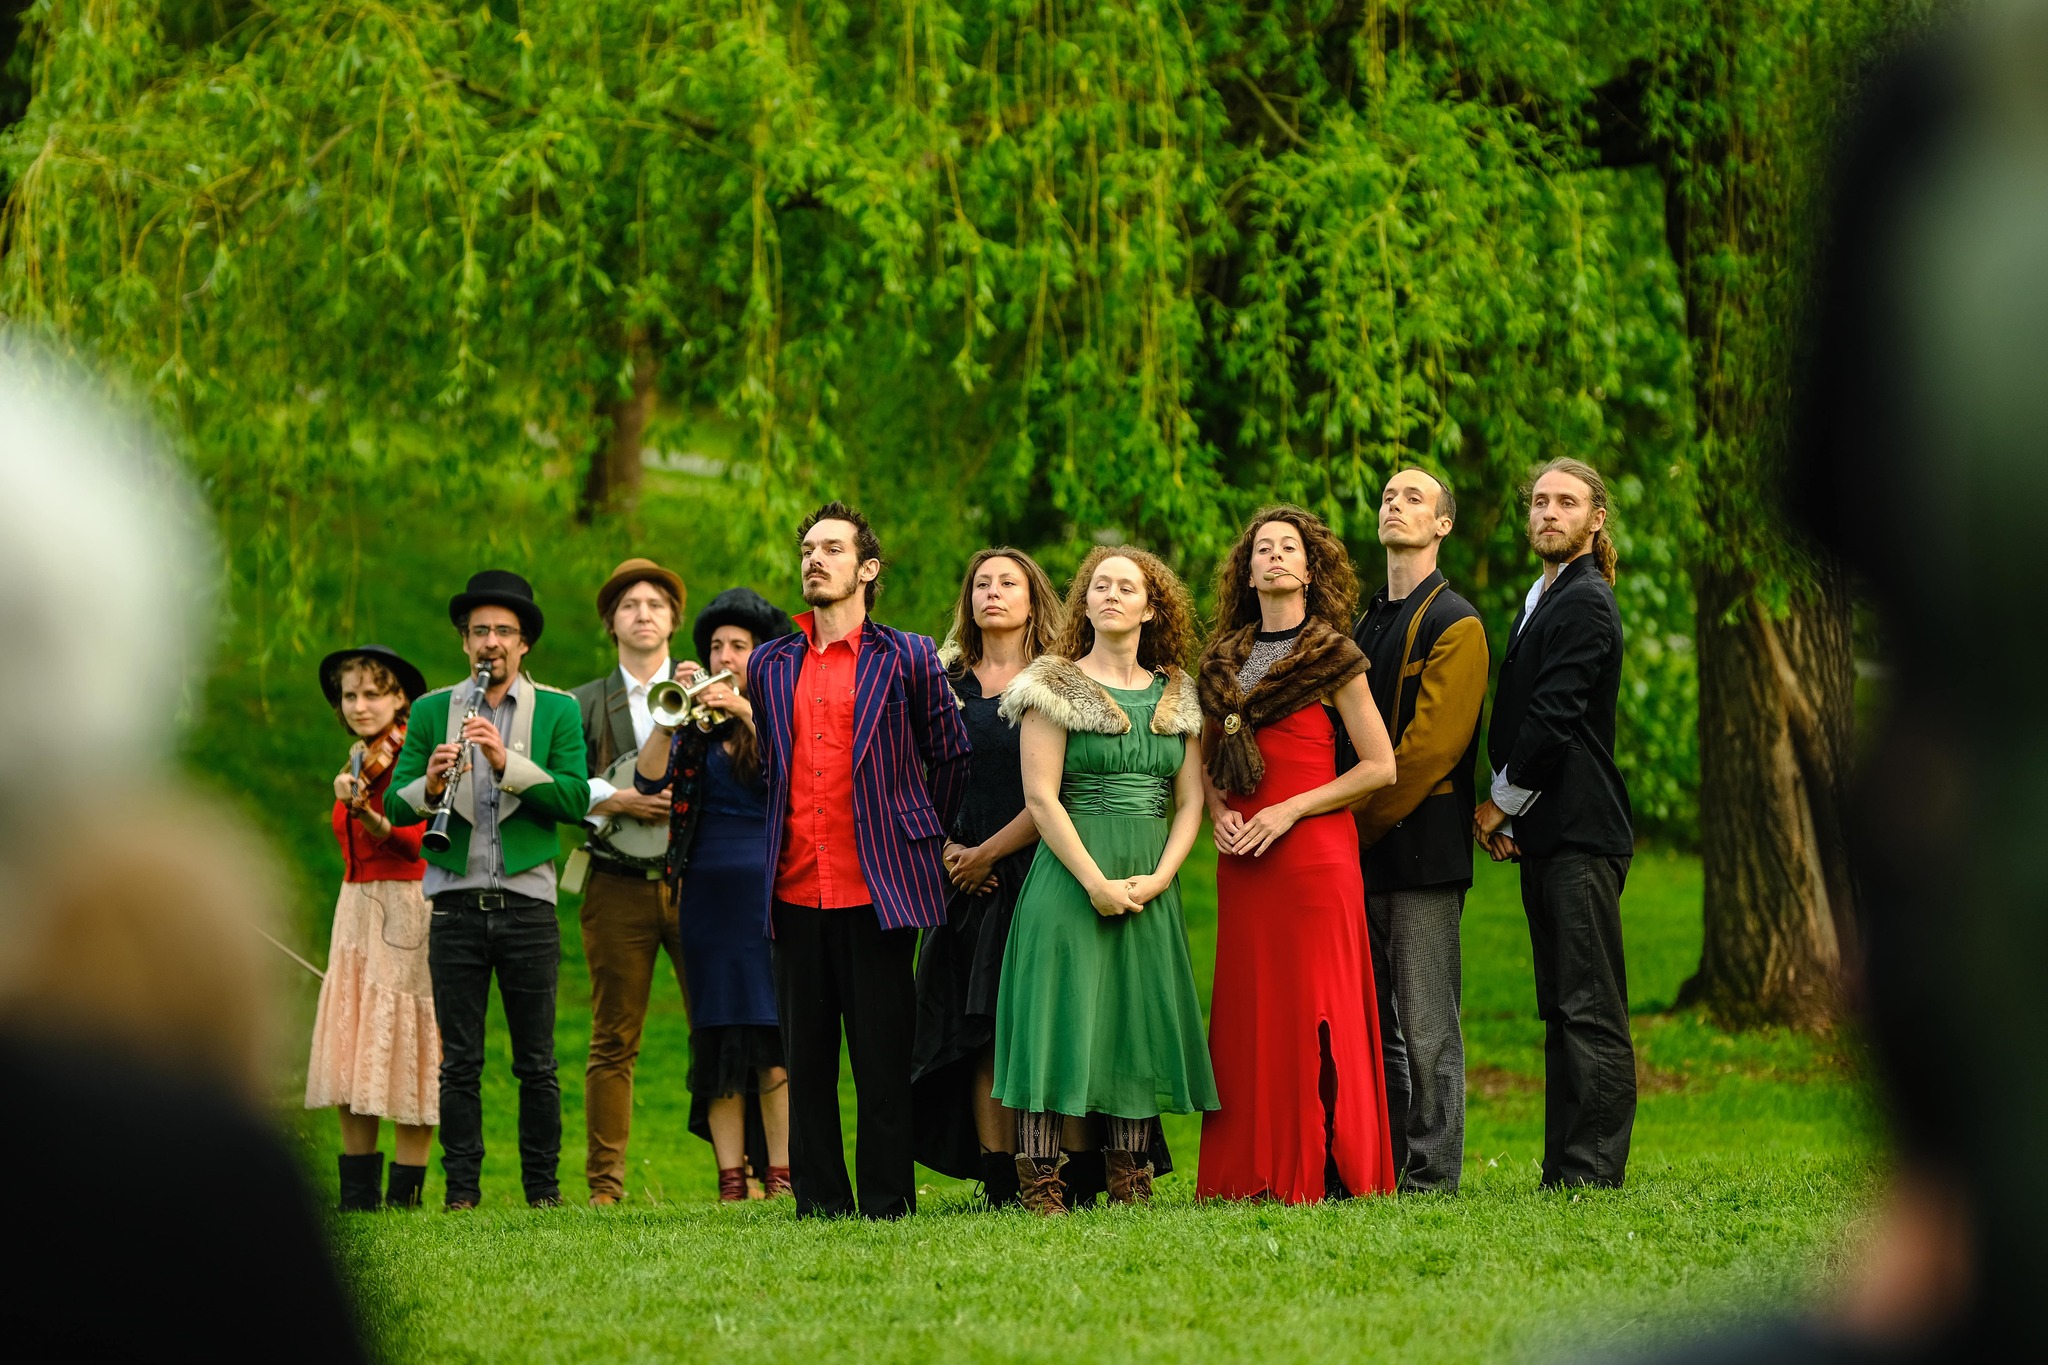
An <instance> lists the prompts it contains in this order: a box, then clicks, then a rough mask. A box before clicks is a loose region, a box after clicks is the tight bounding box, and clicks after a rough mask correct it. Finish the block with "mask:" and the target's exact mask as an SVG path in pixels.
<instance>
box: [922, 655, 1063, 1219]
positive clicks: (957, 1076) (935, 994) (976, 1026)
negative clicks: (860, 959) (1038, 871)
mask: <svg viewBox="0 0 2048 1365" xmlns="http://www.w3.org/2000/svg"><path fill="white" fill-rule="evenodd" d="M950 681H951V682H952V684H953V691H954V693H955V695H957V696H958V697H959V698H960V705H961V708H962V713H961V719H962V720H963V721H965V722H966V724H967V739H968V743H969V745H970V746H971V747H972V751H973V758H972V760H971V766H970V768H969V772H968V779H967V794H966V797H965V799H964V800H963V801H962V802H961V804H960V815H959V817H958V818H957V819H956V820H955V821H954V822H953V829H952V831H951V838H952V841H953V842H954V843H956V844H965V845H967V846H968V847H969V848H972V847H974V846H975V845H976V844H979V843H982V842H983V841H985V840H987V839H988V838H989V836H991V835H993V834H994V833H995V832H996V831H997V830H1000V829H1001V828H1002V827H1003V826H1004V825H1007V824H1009V823H1010V821H1012V820H1014V819H1016V818H1017V816H1018V814H1019V813H1020V812H1021V811H1022V810H1023V809H1024V771H1023V768H1022V766H1021V761H1020V759H1019V755H1018V745H1017V738H1018V736H1017V730H1016V728H1015V727H1014V726H1012V725H1011V724H1010V723H1009V722H1008V721H1006V720H1004V719H1003V718H1002V717H1001V716H999V715H997V714H996V710H997V708H998V707H999V706H1000V705H1001V704H1002V696H1001V694H1000V693H998V694H997V695H995V696H989V697H984V696H983V695H982V693H981V682H980V680H979V679H977V678H976V677H975V676H974V674H973V672H972V671H970V670H965V669H963V670H962V671H961V672H960V674H959V675H958V676H957V677H953V678H951V679H950ZM1036 850H1037V845H1036V844H1026V845H1025V846H1024V847H1023V848H1022V849H1020V850H1019V851H1017V852H1015V853H1012V854H1010V855H1009V856H1008V857H1006V858H1004V859H1002V860H1001V861H1000V862H998V863H997V864H996V886H995V890H993V891H991V892H989V893H988V894H987V895H985V896H982V895H970V894H968V893H967V892H964V891H955V892H954V893H953V899H952V902H951V903H950V904H949V905H948V906H947V910H946V922H945V924H943V925H941V926H940V927H939V928H936V929H930V930H927V931H926V932H925V935H924V944H923V946H922V948H921V949H920V951H919V954H918V964H917V1042H916V1046H915V1048H914V1049H913V1051H912V1053H911V1082H912V1087H913V1092H912V1093H913V1096H914V1100H915V1105H914V1113H915V1115H916V1147H917V1159H918V1160H919V1161H921V1162H923V1163H924V1164H925V1165H927V1166H929V1167H931V1168H932V1169H933V1170H935V1171H942V1172H944V1173H945V1174H947V1175H951V1176H957V1177H959V1178H960V1179H962V1180H973V1179H978V1178H979V1177H980V1175H981V1164H980V1152H981V1143H980V1141H979V1140H978V1139H977V1137H976V1136H975V1131H974V1110H973V1098H972V1096H973V1087H974V1062H975V1057H976V1056H977V1055H978V1054H979V1053H980V1051H981V1049H982V1048H983V1047H985V1046H987V1045H988V1044H989V1042H990V1041H991V1040H992V1039H993V1038H994V1037H995V1018H996V991H997V987H998V986H999V985H1000V984H1001V980H1002V971H1003V950H1004V949H1005V948H1006V947H1007V946H1008V944H1009V941H1010V917H1011V915H1012V914H1013V913H1014V912H1015V910H1016V908H1017V889H1018V888H1019V887H1021V886H1022V885H1023V884H1024V874H1025V873H1027V872H1029V871H1030V870H1031V857H1032V854H1033V853H1034V852H1035V851H1036Z"/></svg>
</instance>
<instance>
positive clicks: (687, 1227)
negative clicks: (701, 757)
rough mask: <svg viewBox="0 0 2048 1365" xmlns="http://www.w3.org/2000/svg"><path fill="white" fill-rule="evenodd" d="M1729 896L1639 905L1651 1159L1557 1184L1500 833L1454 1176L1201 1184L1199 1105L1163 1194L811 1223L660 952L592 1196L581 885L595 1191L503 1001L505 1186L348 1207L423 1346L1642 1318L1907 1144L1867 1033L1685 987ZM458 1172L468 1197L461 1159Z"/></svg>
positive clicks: (1119, 1339)
mask: <svg viewBox="0 0 2048 1365" xmlns="http://www.w3.org/2000/svg"><path fill="white" fill-rule="evenodd" d="M1214 884H1215V883H1214V854H1213V852H1212V851H1210V850H1209V849H1208V847H1207V845H1206V843H1205V844H1204V847H1203V848H1202V850H1200V851H1198V853H1197V855H1196V857H1195V858H1194V859H1193V860H1192V861H1191V863H1190V865H1189V867H1188V869H1187V871H1186V873H1185V874H1184V876H1183V885H1184V888H1185V892H1186V902H1187V907H1188V915H1189V929H1190V937H1191V939H1192V942H1193V945H1194V951H1195V961H1196V969H1197V973H1198V977H1199V979H1200V980H1201V983H1202V985H1203V987H1204V988H1205V989H1206V987H1207V985H1208V980H1209V976H1210V968H1211V963H1212V962H1213V958H1214V950H1215V900H1214ZM1699 907H1700V881H1699V866H1698V863H1697V862H1696V861H1694V860H1692V859H1689V858H1683V857H1679V856H1674V855H1667V854H1661V853H1646V854H1645V855H1643V856H1642V857H1640V858H1639V859H1638V860H1637V862H1636V865H1635V868H1634V871H1633V873H1632V875H1631V879H1630V883H1629V888H1628V894H1627V896H1626V898H1625V901H1624V905H1623V918H1624V922H1625V926H1626V930H1625V931H1626V934H1627V943H1628V954H1629V973H1630V978H1631V982H1632V987H1633V995H1634V1002H1635V1015H1636V1017H1635V1029H1636V1040H1637V1046H1638V1049H1639V1052H1640V1055H1641V1080H1642V1103H1641V1108H1640V1111H1639V1115H1638V1118H1637V1123H1636V1135H1635V1148H1634V1158H1633V1161H1632V1163H1631V1168H1630V1173H1629V1184H1628V1188H1627V1189H1626V1190H1625V1191H1621V1192H1615V1193H1589V1194H1582V1195H1579V1196H1576V1197H1571V1196H1559V1195H1544V1194H1538V1193H1537V1192H1536V1188H1535V1186H1536V1171H1537V1162H1538V1157H1539V1156H1540V1154H1541V1141H1542V1098H1543V1097H1542V1070H1543V1064H1542V1033H1541V1028H1540V1026H1539V1025H1538V1023H1537V1022H1536V1020H1535V1019H1534V1017H1533V1010H1534V997H1533V992H1532V989H1531V985H1530V978H1529V943H1528V937H1527V933H1526V930H1525V928H1524V926H1523V922H1522V916H1521V910H1520V905H1519V901H1518V899H1517V893H1516V889H1515V880H1514V876H1513V873H1512V870H1511V869H1504V868H1494V867H1491V866H1483V867H1482V868H1481V878H1480V882H1479V885H1478V887H1477V888H1476V890H1475V892H1474V895H1473V897H1472V900H1471V902H1470V903H1469V905H1468V908H1467V912H1466V917H1465V934H1464V944H1465V1030H1466V1043H1467V1057H1468V1067H1469V1071H1470V1076H1471V1107H1470V1119H1469V1127H1468V1130H1467V1136H1466V1144H1467V1145H1466V1174H1465V1184H1464V1190H1463V1192H1462V1193H1461V1194H1459V1195H1458V1196H1456V1197H1455V1198H1447V1197H1441V1196H1437V1197H1420V1198H1407V1199H1399V1200H1396V1199H1391V1198H1376V1199H1362V1200H1356V1201H1352V1202H1349V1203H1345V1204H1338V1205H1330V1206H1324V1207H1316V1208H1294V1209H1290V1208H1283V1207H1277V1206H1272V1205H1221V1206H1219V1205H1200V1206H1198V1205H1196V1204H1195V1203H1194V1201H1193V1197H1192V1191H1193V1186H1194V1170H1195V1161H1196V1151H1197V1147H1198V1144H1199V1138H1200V1126H1199V1124H1198V1123H1196V1122H1192V1121H1188V1120H1175V1119H1172V1118H1169V1119H1168V1132H1169V1137H1170V1140H1171V1141H1172V1143H1173V1146H1174V1151H1175V1154H1176V1157H1177V1158H1179V1159H1180V1160H1181V1162H1182V1165H1181V1170H1180V1172H1178V1173H1176V1174H1174V1175H1172V1176H1169V1177H1167V1178H1165V1179H1164V1180H1162V1181H1161V1182H1160V1186H1159V1200H1158V1203H1157V1204H1156V1205H1155V1206H1154V1207H1153V1208H1151V1209H1146V1210H1125V1209H1117V1210H1108V1209H1104V1210H1101V1211H1096V1212H1091V1213H1085V1214H1081V1215H1078V1216H1075V1217H1072V1218H1069V1219H1066V1220H1064V1221H1062V1222H1057V1223H1047V1222H1041V1221H1038V1220H1035V1219H1033V1218H1031V1217H1029V1216H1028V1215H1025V1214H1022V1213H1017V1212H1010V1213H1005V1214H1002V1215H989V1214H986V1213H981V1212H977V1211H976V1210H975V1200H974V1199H973V1197H972V1189H971V1187H969V1186H966V1185H963V1184H961V1183H959V1182H956V1181H952V1180H948V1179H946V1178H944V1177H940V1176H936V1175H932V1174H930V1173H928V1172H927V1173H925V1175H926V1180H927V1183H926V1187H925V1191H924V1193H923V1195H922V1197H921V1200H920V1207H919V1213H918V1216H917V1217H916V1218H913V1219H909V1220H907V1221H905V1222H902V1223H899V1224H893V1225H885V1226H870V1225H868V1224H865V1223H860V1222H853V1221H847V1222H835V1223H827V1224H821V1223H815V1222H807V1223H802V1224H799V1223H798V1222H797V1221H796V1219H795V1217H794V1214H793V1211H792V1208H791V1206H790V1204H789V1203H788V1201H786V1200H785V1201H779V1202H775V1203H769V1204H754V1205H749V1206H733V1207H722V1206H719V1205H718V1204H716V1203H715V1202H714V1199H715V1189H716V1174H715V1171H714V1168H713V1162H712V1159H711V1152H710V1148H709V1147H708V1146H707V1145H705V1144H703V1143H701V1142H698V1141H697V1140H695V1139H693V1138H692V1137H690V1136H689V1134H688V1133H687V1132H686V1131H685V1127H684V1122H685V1118H686V1116H687V1111H688V1096H687V1094H686V1092H685V1090H684V1086H683V1077H684V1074H685V1070H686V1066H687V1061H688V1042H687V1038H688V1035H687V1029H686V1027H685V1023H684V1019H683V1013H682V1006H681V1003H680V1000H679V997H678V993H677V990H676V987H675V985H674V982H673V979H672V978H669V979H666V980H663V979H657V982H656V991H655V1003H654V1007H653V1010H652V1012H651V1015H650V1018H649V1020H648V1027H647V1036H646V1043H645V1048H644V1051H643V1053H642V1056H641V1062H640V1072H639V1084H638V1089H637V1093H636V1099H635V1117H634V1136H633V1146H632V1150H631V1167H632V1173H631V1175H630V1176H629V1188H630V1192H631V1198H630V1200H629V1202H628V1205H627V1206H626V1207H624V1208H621V1209H616V1210H607V1211H604V1212H597V1211H593V1210H589V1209H586V1208H583V1207H580V1203H581V1199H582V1196H583V1181H582V1160H583V1119H582V1075H583V1060H584V1050H585V1047H586V1044H587V1042H588V1039H589V996H588V990H587V982H586V978H585V976H584V971H583V964H582V957H581V951H580V943H579V941H578V935H577V933H576V930H575V918H574V914H573V907H571V906H569V905H565V906H564V907H563V925H564V930H565V932H564V937H563V942H564V949H565V962H564V967H563V975H562V995H561V1012H560V1023H559V1027H558V1031H557V1038H558V1048H559V1053H560V1058H561V1063H562V1072H561V1075H562V1091H563V1100H564V1111H565V1112H564V1134H565V1142H564V1151H563V1163H562V1175H563V1181H562V1184H563V1192H564V1194H565V1195H566V1196H568V1197H569V1198H570V1199H571V1200H572V1201H573V1205H575V1206H572V1207H570V1208H566V1209H559V1210H551V1211H545V1212H535V1211H530V1210H528V1209H526V1208H525V1207H524V1205H523V1203H522V1202H521V1199H520V1195H519V1187H518V1155H517V1150H516V1144H515V1139H514V1124H513V1117H514V1091H513V1083H512V1080H511V1075H510V1069H509V1058H508V1054H507V1051H506V1048H505V1046H504V1036H503V1032H502V1026H501V1025H500V1023H499V1021H498V1019H497V1017H496V1006H495V1002H494V1005H493V1012H494V1020H493V1024H494V1029H496V1030H497V1031H496V1032H495V1033H494V1041H493V1054H492V1061H491V1069H490V1073H489V1076H488V1079H487V1082H486V1090H485V1111H486V1137H487V1142H488V1145H489V1149H490V1155H489V1157H488V1158H487V1162H486V1168H485V1172H484V1205H483V1207H482V1208H481V1209H480V1210H478V1211H477V1212H475V1213H472V1214H466V1215H459V1216H457V1215H444V1214H441V1213H439V1212H423V1213H418V1214H378V1215H361V1214H358V1215H350V1216H349V1217H347V1218H345V1219H342V1220H340V1221H339V1222H338V1224H337V1228H338V1240H339V1244H340V1247H341V1251H342V1255H343V1258H344V1260H345V1263H346V1266H347V1269H348V1272H349V1274H350V1275H351V1277H352V1278H353V1280H354V1282H355V1285H356V1287H357V1290H358V1293H359V1295H360V1297H361V1301H362V1306H363V1311H364V1313H365V1315H366V1317H367V1319H368V1321H369V1323H370V1325H371V1329H372V1331H373V1332H374V1333H375V1334H376V1336H377V1337H378V1338H379V1339H380V1340H381V1342H382V1343H383V1345H384V1347H385V1349H386V1351H387V1352H388V1353H389V1355H390V1356H391V1357H393V1358H395V1359H407V1360H414V1359H418V1360H426V1359H433V1360H468V1359H477V1360H481V1359H518V1360H526V1359H541V1360H619V1359H669V1358H689V1357H699V1356H715V1357H717V1358H720V1359H730V1360H790V1359H804V1360H808V1361H825V1360H859V1361H862V1362H864V1363H865V1365H876V1363H877V1362H882V1361H893V1360H930V1359H941V1358H945V1359H1004V1360H1012V1359H1013V1360H1081V1359H1103V1358H1109V1359H1133V1360H1176V1361H1179V1360H1216V1359H1258V1360H1290V1359H1323V1358H1340V1359H1395V1358H1402V1359H1427V1360H1429V1361H1431V1362H1439V1361H1443V1362H1448V1361H1463V1360H1495V1359H1522V1358H1528V1357H1530V1356H1537V1357H1541V1356H1545V1355H1549V1354H1553V1353H1556V1352H1560V1351H1577V1350H1581V1349H1586V1348H1604V1347H1611V1346H1614V1345H1616V1344H1618V1343H1624V1342H1634V1341H1640V1340H1644V1339H1647V1338H1649V1337H1651V1336H1653V1335H1655V1334H1658V1333H1662V1332H1669V1331H1679V1330H1684V1329H1685V1328H1686V1327H1687V1326H1689V1325H1696V1324H1698V1323H1700V1322H1703V1321H1711V1320H1714V1319H1718V1318H1721V1317H1725V1316H1727V1315H1729V1314H1732V1313H1735V1312H1739V1311H1748V1310H1755V1309H1757V1308H1761V1307H1768V1306H1772V1305H1776V1304H1781V1303H1784V1302H1786V1301H1788V1300H1790V1299H1793V1298H1796V1297H1797V1296H1798V1295H1800V1294H1801V1293H1802V1292H1805V1291H1807V1290H1809V1289H1811V1288H1812V1287H1813V1286H1814V1285H1815V1284H1816V1283H1817V1282H1819V1281H1822V1280H1824V1279H1825V1277H1826V1275H1827V1274H1828V1270H1829V1263H1830V1261H1831V1259H1832V1258H1833V1257H1834V1256H1835V1255H1836V1254H1837V1252H1838V1248H1839V1244H1840V1241H1841V1233H1842V1230H1843V1228H1844V1226H1845V1225H1846V1224H1847V1223H1848V1222H1849V1221H1850V1220H1851V1219H1852V1218H1854V1217H1855V1216H1856V1215H1857V1213H1858V1212H1859V1210H1860V1209H1861V1208H1862V1206H1863V1205H1864V1203H1865V1202H1866V1201H1867V1199H1868V1198H1869V1196H1870V1194H1871V1192H1872V1190H1873V1187H1874V1185H1875V1182H1876V1179H1877V1171H1878V1166H1879V1147H1878V1141H1877V1138H1876V1136H1875V1120H1874V1117H1873V1113H1872V1110H1871V1106H1870V1104H1869V1102H1868V1100H1867V1098H1866V1096H1865V1094H1864V1091H1863V1089H1862V1087H1861V1086H1860V1084H1859V1083H1858V1081H1857V1080H1856V1079H1855V1077H1854V1075H1853V1074H1852V1072H1851V1070H1850V1068H1849V1066H1848V1064H1847V1062H1846V1061H1845V1059H1844V1057H1843V1054H1842V1052H1841V1050H1840V1048H1839V1047H1838V1046H1835V1045H1832V1044H1828V1043H1818V1042H1815V1041H1813V1040H1810V1039H1805V1038H1800V1037H1797V1036H1792V1035H1786V1034H1751V1035H1742V1036H1731V1035H1727V1034H1723V1033H1720V1032H1718V1031H1716V1030H1714V1029H1712V1028H1710V1027H1708V1026H1707V1025H1705V1024H1704V1023H1702V1022H1701V1021H1699V1020H1698V1019H1696V1018H1694V1017H1692V1016H1690V1015H1684V1014H1672V1013H1669V1012H1668V1011H1669V1009H1670V1005H1671V1001H1672V999H1673V997H1674V995H1675V993H1676V991H1677V988H1678V985H1679V983H1680V982H1681V981H1682V980H1683V979H1684V978H1685V976H1686V975H1687V973H1689V972H1690V971H1691V969H1692V967H1693V965H1694V964H1695V963H1696V962H1697V960H1698V954H1699V938H1700V908H1699ZM307 999H308V1002H310V991H309V992H308V995H307ZM308 1014H310V1008H308ZM847 1113H848V1115H849V1120H848V1121H849V1123H850V1122H851V1118H850V1116H851V1113H852V1108H851V1105H850V1103H849V1105H848V1106H847ZM298 1131H299V1132H300V1134H301V1135H302V1138H303V1142H304V1146H305V1151H306V1156H307V1160H308V1162H309V1165H310V1166H311V1167H312V1168H313V1169H315V1170H317V1171H318V1172H319V1173H320V1176H321V1178H322V1179H324V1181H325V1182H326V1185H327V1187H328V1188H329V1189H331V1187H332V1184H333V1180H334V1163H333V1153H334V1152H335V1150H336V1149H337V1147H336V1134H335V1125H334V1122H333V1120H332V1119H331V1117H329V1116H327V1115H325V1114H309V1115H304V1116H303V1118H302V1120H301V1122H300V1125H299V1130H298ZM849 1136H850V1134H849ZM428 1197H429V1200H430V1202H432V1203H438V1201H439V1198H440V1173H439V1170H438V1168H437V1169H436V1170H435V1172H434V1175H433V1177H432V1178H431V1179H430V1181H429V1184H428Z"/></svg>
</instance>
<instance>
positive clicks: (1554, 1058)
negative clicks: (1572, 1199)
mask: <svg viewBox="0 0 2048 1365" xmlns="http://www.w3.org/2000/svg"><path fill="white" fill-rule="evenodd" d="M1628 865H1629V859H1627V858H1616V857H1607V856H1604V855H1601V854H1595V853H1573V852H1565V853H1557V854H1553V855H1551V856H1550V857H1548V858H1530V857H1524V858H1523V859H1522V909H1523V911H1524V912H1525V913H1526V914H1527V915H1528V917H1529V944H1530V947H1531V948H1533V949H1534V950H1535V959H1536V1013H1537V1015H1538V1016H1539V1017H1540V1018H1541V1019H1542V1020H1543V1082H1544V1084H1543V1183H1544V1184H1545V1185H1546V1186H1555V1185H1607V1186H1613V1187H1615V1188H1619V1187H1620V1185H1621V1182H1622V1177H1623V1176H1625V1175H1626V1174H1627V1173H1628V1147H1629V1138H1630V1137H1631V1135H1632V1134H1633V1133H1634V1131H1635V1126H1636V1052H1635V1044H1634V1042H1633V1041H1632V1040H1631V1039H1630V1037H1629V1031H1628V968H1627V965H1626V963H1625V962H1624V961H1623V958H1622V951H1621V890H1622V887H1623V886H1624V885H1625V884H1626V883H1627V881H1628Z"/></svg>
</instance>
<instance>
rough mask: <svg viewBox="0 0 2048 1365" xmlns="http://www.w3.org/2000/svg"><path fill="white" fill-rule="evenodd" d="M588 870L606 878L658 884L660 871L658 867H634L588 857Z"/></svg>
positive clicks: (606, 859) (628, 864)
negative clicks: (622, 878) (600, 873)
mask: <svg viewBox="0 0 2048 1365" xmlns="http://www.w3.org/2000/svg"><path fill="white" fill-rule="evenodd" d="M590 870H591V871H592V872H602V873H604V874H605V876H607V877H624V878H625V879H626V880H627V881H629V882H658V881H660V880H661V869H660V868H658V867H635V866H633V865H632V864H631V863H618V862H613V861H612V860H611V859H610V858H600V857H598V856H597V855H596V854H594V853H593V854H592V855H591V856H590Z"/></svg>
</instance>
